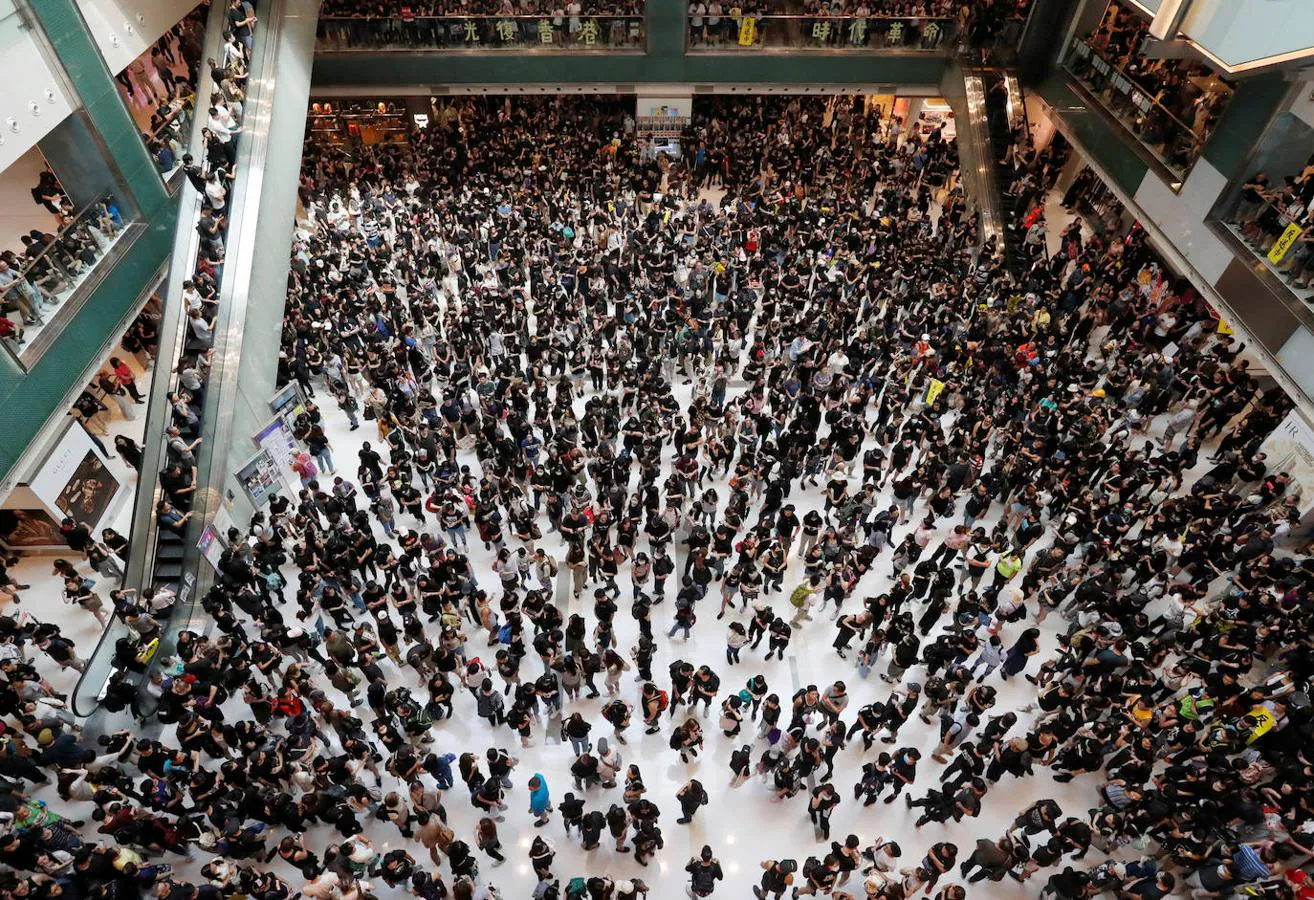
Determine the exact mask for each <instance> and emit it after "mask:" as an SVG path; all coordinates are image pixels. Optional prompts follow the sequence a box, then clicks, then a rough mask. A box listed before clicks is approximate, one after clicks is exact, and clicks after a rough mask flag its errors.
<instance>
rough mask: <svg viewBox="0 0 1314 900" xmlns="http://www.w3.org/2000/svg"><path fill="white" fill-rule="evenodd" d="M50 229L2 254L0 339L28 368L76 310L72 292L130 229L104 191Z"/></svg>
mask: <svg viewBox="0 0 1314 900" xmlns="http://www.w3.org/2000/svg"><path fill="white" fill-rule="evenodd" d="M60 220H61V224H60V226H59V228H58V229H57V230H56V231H54V232H42V233H40V236H39V237H38V236H37V235H30V236H31V237H32V238H33V243H32V244H30V245H29V249H28V252H27V254H26V255H23V256H17V255H15V256H13V257H11V258H10V259H3V258H0V318H3V319H4V321H0V344H3V345H4V347H5V348H6V349H7V350H8V351H9V353H10V354H12V355H13V356H14V357H15V358H16V359H17V360H18V362H19V363H20V364H21V365H23V366H24V367H30V366H31V365H32V363H34V362H35V361H36V360H37V359H38V358H40V356H41V354H42V353H43V352H44V351H45V349H46V348H47V347H48V346H49V345H50V343H51V342H52V341H53V340H54V337H55V336H56V335H58V333H59V331H60V329H61V327H62V326H63V324H64V323H66V322H67V321H69V320H70V319H71V318H72V317H73V316H74V315H76V312H77V301H76V300H75V295H76V294H77V292H78V289H79V288H80V287H82V286H83V285H84V284H86V283H87V282H88V281H89V280H90V279H91V278H92V277H93V276H94V275H95V274H96V273H97V271H98V268H99V266H100V264H101V262H102V261H103V260H104V259H105V258H106V256H108V255H109V254H110V251H111V250H112V249H113V248H114V246H115V245H116V244H117V243H118V242H119V240H120V238H122V237H123V236H124V234H125V233H126V232H127V231H128V227H129V223H128V222H126V221H125V217H124V215H123V212H122V209H121V207H120V205H119V203H118V201H117V200H116V199H115V197H114V195H112V194H105V195H103V196H101V197H98V198H97V199H96V200H94V201H92V202H91V203H88V204H87V205H86V206H83V207H82V208H81V209H79V210H77V211H75V212H72V213H70V214H68V215H64V214H61V215H60Z"/></svg>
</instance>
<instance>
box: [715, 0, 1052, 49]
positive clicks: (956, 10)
mask: <svg viewBox="0 0 1314 900" xmlns="http://www.w3.org/2000/svg"><path fill="white" fill-rule="evenodd" d="M1029 8H1030V0H988V2H984V3H973V4H958V3H953V2H948V0H945V2H938V0H932V2H912V3H909V2H903V0H857V2H848V0H834V2H828V0H804V2H803V3H801V4H799V5H797V6H794V5H790V4H785V5H780V4H776V3H754V2H748V3H729V2H727V3H721V2H720V0H691V2H690V3H689V34H690V42H691V43H692V44H693V45H695V46H750V47H751V46H759V47H760V46H771V45H778V44H782V43H786V44H798V45H805V46H848V47H900V48H909V49H922V50H931V49H936V48H938V47H942V46H946V45H951V44H953V43H955V42H958V41H961V42H962V43H963V44H965V45H967V46H970V47H974V48H984V47H988V46H991V45H995V44H998V45H1015V44H1016V42H1017V38H1018V36H1019V35H1020V33H1021V27H1022V24H1023V23H1024V22H1025V21H1026V17H1027V13H1028V11H1029ZM746 18H747V19H752V20H753V22H752V26H751V28H750V29H748V30H745V29H744V28H743V27H742V25H743V22H744V19H746Z"/></svg>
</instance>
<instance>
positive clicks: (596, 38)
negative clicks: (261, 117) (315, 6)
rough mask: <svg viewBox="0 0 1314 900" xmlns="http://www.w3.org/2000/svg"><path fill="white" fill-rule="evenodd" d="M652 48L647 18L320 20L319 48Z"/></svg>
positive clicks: (563, 50)
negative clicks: (648, 43) (648, 39)
mask: <svg viewBox="0 0 1314 900" xmlns="http://www.w3.org/2000/svg"><path fill="white" fill-rule="evenodd" d="M571 5H572V6H576V7H577V4H571ZM646 44H647V23H646V20H645V17H644V16H643V14H642V13H639V14H630V15H616V14H610V13H596V14H595V13H583V12H581V13H579V14H576V15H567V14H564V13H563V14H560V15H503V14H500V13H492V14H482V15H449V16H436V15H413V14H410V13H406V14H401V15H396V16H384V17H380V16H374V15H356V14H341V13H339V14H334V15H321V16H320V18H319V30H318V33H317V40H316V49H317V50H319V51H330V52H331V51H343V50H417V51H435V50H439V51H453V52H465V53H481V52H490V51H496V52H506V51H521V52H529V53H551V52H558V53H593V52H599V51H601V52H615V51H628V52H642V51H643V50H644V49H645V48H646Z"/></svg>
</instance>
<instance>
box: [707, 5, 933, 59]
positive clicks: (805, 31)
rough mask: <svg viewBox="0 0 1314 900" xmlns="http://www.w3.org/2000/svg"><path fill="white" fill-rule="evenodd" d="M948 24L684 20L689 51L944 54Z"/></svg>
mask: <svg viewBox="0 0 1314 900" xmlns="http://www.w3.org/2000/svg"><path fill="white" fill-rule="evenodd" d="M956 34H957V29H956V23H955V21H954V20H953V19H949V18H937V17H932V16H902V17H895V16H792V15H791V16H775V15H768V16H739V17H735V16H725V15H722V16H708V15H694V14H690V16H689V49H690V51H693V52H700V51H701V52H707V51H717V52H732V51H752V50H763V49H773V48H774V49H786V48H791V49H798V50H849V51H872V52H874V51H920V52H946V51H948V50H949V49H951V48H952V47H953V45H954V42H955V38H956Z"/></svg>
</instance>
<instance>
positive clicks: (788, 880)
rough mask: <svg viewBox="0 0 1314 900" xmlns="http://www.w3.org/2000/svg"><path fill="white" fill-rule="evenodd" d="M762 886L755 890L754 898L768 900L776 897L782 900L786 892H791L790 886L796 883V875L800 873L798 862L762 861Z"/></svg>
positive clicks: (785, 860) (776, 899)
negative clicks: (770, 897) (797, 872)
mask: <svg viewBox="0 0 1314 900" xmlns="http://www.w3.org/2000/svg"><path fill="white" fill-rule="evenodd" d="M762 868H763V869H764V870H765V871H764V872H763V873H762V884H761V885H760V886H755V887H754V888H753V896H754V897H757V898H758V900H766V898H767V897H768V896H774V897H775V900H780V898H781V897H783V896H785V891H787V890H789V887H790V885H792V884H793V883H794V873H795V872H796V871H798V862H797V861H796V860H792V859H781V860H775V859H764V860H762Z"/></svg>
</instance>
